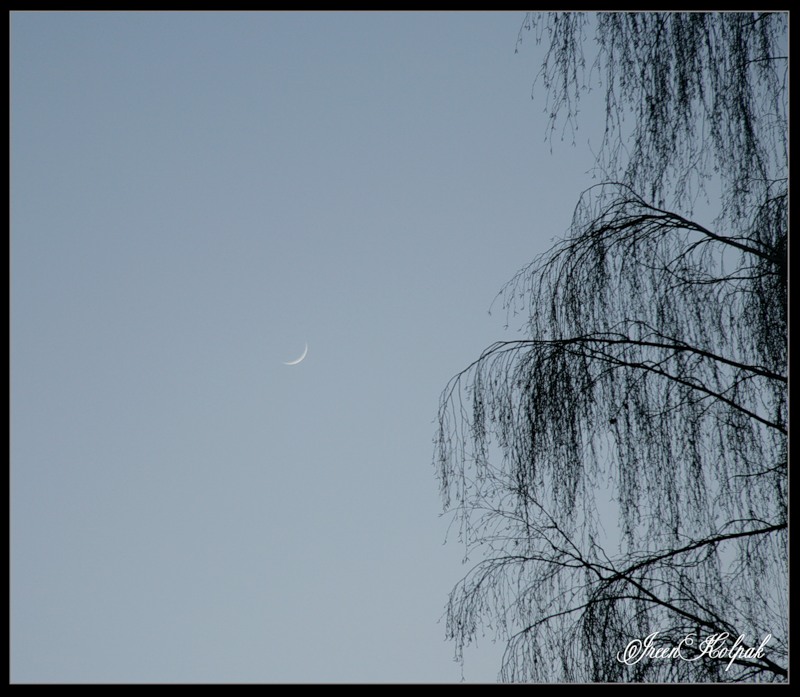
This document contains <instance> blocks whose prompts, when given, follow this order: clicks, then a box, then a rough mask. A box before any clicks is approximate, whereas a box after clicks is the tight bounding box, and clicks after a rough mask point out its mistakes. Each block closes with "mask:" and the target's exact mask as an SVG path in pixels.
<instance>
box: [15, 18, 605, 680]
mask: <svg viewBox="0 0 800 697" xmlns="http://www.w3.org/2000/svg"><path fill="white" fill-rule="evenodd" d="M522 20H523V14H521V13H516V12H511V13H477V12H475V13H335V14H333V13H316V12H315V13H292V12H281V13H122V12H119V13H50V12H39V13H23V12H16V13H12V15H11V480H10V481H11V599H10V610H11V653H10V656H11V680H12V681H13V682H54V681H55V682H74V681H78V682H129V681H132V682H174V681H178V682H209V681H212V682H458V681H459V680H461V679H462V677H463V679H465V680H467V681H470V682H493V681H494V680H496V677H497V672H498V670H499V657H500V654H501V651H502V647H500V646H499V645H494V644H492V642H491V638H490V637H488V636H487V637H486V638H485V639H484V640H483V641H482V643H481V644H480V645H479V646H478V648H477V649H476V650H472V651H469V652H467V656H466V658H467V663H466V667H465V668H464V670H463V674H462V670H461V668H460V666H459V665H458V664H457V663H455V662H454V661H453V647H452V645H451V644H449V643H447V642H446V641H445V638H444V631H445V630H444V622H443V621H441V622H440V621H439V620H440V618H441V617H442V614H443V612H444V606H445V602H446V598H447V594H448V591H449V590H450V589H451V587H452V586H453V585H454V584H455V583H456V582H457V581H458V580H459V579H460V578H461V577H462V576H463V575H464V574H465V573H466V571H467V570H468V568H469V566H468V565H467V566H465V565H463V564H462V561H463V560H462V555H463V550H462V548H461V547H460V546H459V544H458V542H457V540H456V535H455V534H454V533H453V534H451V535H450V536H449V540H450V541H449V542H448V543H447V544H443V542H444V541H445V537H446V535H447V527H448V522H449V518H447V517H440V513H441V502H440V500H439V495H438V482H437V480H436V478H435V470H434V467H433V464H432V454H433V442H432V438H433V436H434V432H435V423H434V422H435V417H436V409H437V404H438V398H439V394H440V392H441V390H442V389H443V388H444V386H445V384H446V382H447V380H448V379H449V378H450V377H451V376H452V375H453V374H454V373H456V372H458V370H460V369H461V368H463V367H465V366H466V365H467V364H468V363H469V362H471V361H472V360H473V359H474V358H476V357H477V355H478V354H479V353H480V351H481V350H482V349H483V348H484V347H485V346H487V345H488V344H489V343H491V342H492V341H494V340H497V339H503V338H515V337H516V336H517V334H516V333H515V332H514V331H513V326H512V327H511V328H509V329H508V330H506V329H504V324H505V319H506V318H505V315H504V313H503V312H502V311H498V312H493V313H492V315H491V316H490V315H489V314H488V313H487V310H488V309H489V307H490V305H491V303H492V300H493V299H494V297H495V295H496V293H497V292H498V291H499V290H500V288H501V286H502V285H503V283H505V282H506V281H507V280H508V279H509V278H510V277H511V276H512V275H513V273H514V272H515V271H516V270H517V269H518V268H519V267H521V266H523V265H525V264H526V263H528V262H529V261H530V260H531V259H532V257H533V256H534V255H536V254H538V253H540V252H543V251H545V250H546V249H547V248H548V247H549V246H550V243H551V241H552V239H553V238H554V237H556V236H559V235H561V234H562V233H563V232H564V230H565V229H566V227H567V225H568V223H569V220H570V217H571V214H572V210H573V207H574V204H575V203H576V201H577V197H578V194H579V193H580V191H581V190H583V189H585V188H586V187H587V186H589V185H590V184H591V183H592V181H591V179H590V177H589V175H587V174H586V172H587V170H588V169H589V168H590V166H591V163H592V159H591V151H590V149H589V148H588V147H587V146H586V140H585V138H584V137H583V134H581V133H579V136H580V137H579V139H578V146H577V147H571V146H570V145H569V144H568V143H560V142H558V141H557V140H556V142H555V143H554V144H553V151H552V153H551V149H550V145H549V143H548V142H547V141H546V138H545V136H546V115H545V114H544V113H543V108H544V102H543V101H542V100H539V101H532V100H531V86H532V83H533V80H534V77H535V74H536V71H537V68H538V65H539V64H540V62H541V48H538V47H536V46H535V44H534V41H533V37H532V36H531V35H529V34H525V35H524V41H523V44H522V46H521V48H520V53H519V54H517V55H515V53H514V49H515V46H516V40H517V34H518V31H519V29H520V25H521V23H522ZM582 118H586V115H584V116H583V117H582ZM598 118H601V117H599V116H598ZM589 120H590V121H591V115H589ZM582 125H583V122H582ZM306 342H307V344H308V347H309V348H308V355H307V357H306V358H305V360H304V361H303V362H301V363H299V364H297V365H295V366H286V365H284V362H285V361H290V360H292V359H294V358H297V357H298V356H299V355H300V354H301V353H302V351H303V348H304V346H305V344H306ZM473 561H477V560H473Z"/></svg>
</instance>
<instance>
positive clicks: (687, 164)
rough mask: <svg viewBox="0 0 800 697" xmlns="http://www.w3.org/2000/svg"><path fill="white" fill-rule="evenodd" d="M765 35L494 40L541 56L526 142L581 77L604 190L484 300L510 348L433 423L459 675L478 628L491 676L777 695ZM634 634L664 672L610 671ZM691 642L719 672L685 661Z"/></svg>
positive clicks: (777, 373) (773, 108)
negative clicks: (489, 654)
mask: <svg viewBox="0 0 800 697" xmlns="http://www.w3.org/2000/svg"><path fill="white" fill-rule="evenodd" d="M786 21H787V16H786V15H785V14H780V13H777V14H776V13H697V14H683V13H606V14H598V15H597V16H596V17H594V18H591V17H589V16H587V15H583V14H575V13H547V14H537V15H528V16H527V17H526V19H525V23H524V25H523V28H522V29H521V30H520V41H521V40H522V37H523V36H524V35H525V34H524V32H525V31H530V32H532V33H533V34H534V36H535V37H536V39H537V41H542V40H546V41H547V42H548V43H547V46H548V49H547V51H546V56H545V59H544V63H543V65H542V68H541V72H540V73H539V78H538V80H541V84H542V86H543V87H544V90H545V92H546V94H547V95H548V107H547V109H548V111H549V113H550V118H551V135H552V133H554V132H555V129H556V128H557V127H558V124H560V123H563V128H564V131H563V132H564V133H569V132H570V130H572V131H573V132H574V129H575V128H576V126H577V120H576V115H577V105H578V101H579V99H580V97H581V96H582V94H583V93H584V91H585V90H586V89H587V83H586V80H587V79H588V80H589V81H592V84H593V82H594V81H599V80H600V78H601V77H603V76H604V78H603V84H604V89H605V95H606V114H605V117H606V118H605V125H606V127H605V136H604V140H603V144H602V147H601V149H600V152H599V154H598V156H597V166H598V171H600V172H601V174H602V175H603V178H604V183H602V184H599V185H597V186H595V187H592V188H591V189H589V190H588V191H586V192H584V193H583V194H582V195H581V197H580V200H579V202H578V205H577V207H576V209H575V213H574V216H573V220H572V224H571V227H570V230H569V232H568V235H567V237H566V239H564V240H562V241H561V242H559V243H557V244H556V245H555V246H554V247H553V248H552V249H551V250H550V251H549V252H547V253H546V254H544V255H543V256H540V257H539V258H537V259H535V260H534V261H533V262H532V263H531V264H530V265H529V266H527V267H526V268H524V269H522V270H520V271H519V272H518V273H517V274H516V275H515V276H514V277H513V278H512V280H511V281H510V282H509V283H508V284H507V285H506V286H505V288H504V289H503V291H502V292H501V297H502V299H503V304H504V307H505V309H506V311H507V313H508V314H509V316H511V315H512V314H516V313H519V312H524V316H525V325H524V327H523V330H524V338H521V339H518V340H509V341H498V342H497V343H495V344H493V345H492V346H490V347H489V348H487V349H486V350H485V351H484V352H483V353H482V354H481V355H480V357H478V358H477V360H476V361H475V362H474V363H472V364H471V365H470V366H468V367H467V368H466V369H464V370H462V371H461V372H460V373H458V374H457V375H456V376H455V377H454V378H453V379H452V380H451V381H450V382H449V384H448V385H447V387H446V389H445V390H444V392H443V394H442V397H441V401H440V405H439V413H438V432H437V436H436V441H435V442H436V451H435V464H436V467H437V474H438V477H439V480H440V487H441V493H442V497H443V502H444V508H445V510H446V511H451V512H453V514H454V516H455V518H454V522H457V524H458V529H459V537H460V539H461V541H462V542H463V543H464V544H465V547H466V556H467V558H471V557H477V558H478V561H477V564H476V565H475V566H474V567H473V568H472V570H471V571H470V572H469V573H468V574H467V575H466V576H465V577H464V578H463V579H462V580H461V581H460V582H459V583H458V584H457V585H456V587H455V588H454V589H453V590H452V591H451V594H450V598H449V602H448V606H447V613H446V618H447V635H448V638H450V639H452V640H453V641H454V642H455V647H456V654H457V657H458V658H459V659H461V660H463V649H464V647H465V646H467V645H468V644H470V642H472V641H473V640H474V639H475V638H476V636H477V635H478V633H479V632H485V631H486V630H487V629H488V630H489V631H494V632H495V633H496V636H497V637H498V638H500V639H502V640H503V641H505V642H506V650H505V654H504V658H503V663H502V667H501V671H500V677H501V679H502V680H505V681H783V680H785V679H786V678H787V660H788V653H787V652H788V632H787V624H788V611H787V608H788V569H787V564H788V552H787V406H786V401H787V394H786V389H787V378H786V376H787V341H786V337H787V317H786V309H787V262H786V258H787V257H786V253H787V234H788V220H787V159H788V158H787V82H786V80H787V77H786V74H787V73H786V70H787V59H786V49H785V39H786ZM592 31H593V33H594V36H595V38H596V41H597V56H596V59H595V61H594V62H593V64H592V65H591V67H590V68H589V69H588V71H587V68H586V65H587V62H586V59H585V57H584V53H583V49H584V45H585V41H586V38H587V36H588V35H589V34H590V33H591V32H592ZM538 80H537V83H535V88H536V85H537V84H539V82H538ZM631 116H632V118H631ZM562 117H564V118H563V121H562V120H560V119H561V118H562ZM712 187H719V191H720V194H719V196H718V198H715V197H712V196H711V195H709V193H708V192H709V191H710V190H711V189H712ZM700 207H703V209H704V212H703V220H709V221H710V222H702V223H701V222H698V220H695V215H694V212H695V211H696V210H697V209H698V208H700ZM712 210H713V213H709V212H708V211H712ZM654 632H658V634H657V635H656V636H655V637H653V639H652V641H653V646H654V647H662V648H666V647H668V648H672V647H677V646H679V645H680V644H681V642H682V648H681V652H682V656H683V659H681V658H676V657H674V656H673V657H672V658H666V659H665V658H655V657H651V656H649V655H645V656H644V657H642V656H638V658H639V659H640V660H638V661H637V660H634V659H635V658H637V655H636V648H637V647H638V646H640V645H639V644H637V643H636V642H637V640H638V641H641V640H644V639H645V637H647V636H648V635H651V634H653V633H654ZM740 635H743V637H744V638H743V641H742V642H740V643H739V644H738V645H737V646H736V648H733V647H734V642H735V641H736V639H737V638H738V637H739V636H740ZM767 635H770V637H769V639H768V641H767V643H766V644H765V645H764V646H761V647H760V650H758V649H759V645H760V644H761V643H762V641H763V640H764V639H765V638H766V637H767ZM714 636H716V637H717V640H718V641H719V642H720V643H719V644H717V646H716V648H720V647H723V646H725V647H727V648H728V649H729V650H730V651H731V653H732V654H733V655H732V659H733V660H731V656H724V655H722V653H721V652H718V653H714V652H711V651H709V652H707V653H706V654H703V649H710V648H711V647H712V646H713V644H711V643H708V640H709V637H714ZM711 641H712V642H713V641H714V640H713V639H712V640H711ZM631 642H633V643H631ZM703 642H706V643H703ZM629 646H630V648H629V654H628V660H627V661H625V660H622V659H624V658H625V654H624V650H625V649H626V647H629ZM747 649H750V650H749V651H746V650H747ZM684 659H686V660H684ZM689 659H694V660H689Z"/></svg>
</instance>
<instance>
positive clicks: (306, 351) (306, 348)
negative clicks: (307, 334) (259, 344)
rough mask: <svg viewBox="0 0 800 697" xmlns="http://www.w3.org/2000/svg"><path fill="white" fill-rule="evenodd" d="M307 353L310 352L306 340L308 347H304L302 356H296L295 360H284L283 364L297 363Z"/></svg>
mask: <svg viewBox="0 0 800 697" xmlns="http://www.w3.org/2000/svg"><path fill="white" fill-rule="evenodd" d="M307 353H308V342H307V341H306V347H305V348H304V349H303V353H302V355H301V356H300V358H295V359H294V360H293V361H284V362H283V364H284V365H297V364H298V363H300V362H301V361H302V360H303V359H304V358H305V357H306V354H307Z"/></svg>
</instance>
